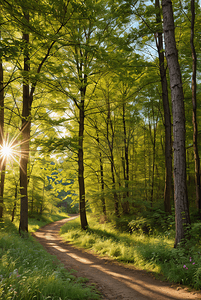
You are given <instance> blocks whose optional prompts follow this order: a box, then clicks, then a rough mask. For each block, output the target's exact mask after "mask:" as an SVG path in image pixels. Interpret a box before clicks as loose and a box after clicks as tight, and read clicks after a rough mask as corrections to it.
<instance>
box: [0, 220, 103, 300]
mask: <svg viewBox="0 0 201 300" xmlns="http://www.w3.org/2000/svg"><path fill="white" fill-rule="evenodd" d="M37 222H38V221H37ZM37 222H36V221H35V225H34V220H32V225H34V226H36V223H37ZM1 225H2V226H1V229H0V257H1V261H0V299H2V300H4V299H5V300H8V299H9V300H10V299H13V300H15V299H16V300H17V299H18V300H32V299H35V300H46V299H49V300H50V299H51V300H59V299H60V300H78V299H93V300H94V299H99V298H100V297H99V295H98V294H97V293H96V292H95V290H94V289H93V288H92V287H87V286H86V284H84V283H83V282H85V281H86V279H84V278H81V279H80V278H78V279H77V278H76V277H75V276H74V275H73V274H72V273H70V272H68V271H67V270H66V269H65V268H64V267H63V265H61V264H60V263H59V262H58V261H57V259H56V257H55V258H52V256H51V255H49V254H48V253H47V252H46V251H45V250H44V249H43V248H42V246H41V245H40V244H39V243H37V242H36V241H35V240H34V239H33V238H32V237H28V238H21V237H20V236H19V234H18V231H17V228H16V227H15V225H14V224H12V223H11V222H10V221H8V220H6V221H5V222H4V223H3V224H1Z"/></svg>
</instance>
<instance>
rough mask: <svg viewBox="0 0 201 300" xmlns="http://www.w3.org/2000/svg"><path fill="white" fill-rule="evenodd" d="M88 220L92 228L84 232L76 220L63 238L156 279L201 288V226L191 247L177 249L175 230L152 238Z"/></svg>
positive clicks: (196, 228) (195, 230)
mask: <svg viewBox="0 0 201 300" xmlns="http://www.w3.org/2000/svg"><path fill="white" fill-rule="evenodd" d="M88 219H89V224H90V227H89V228H88V229H87V230H86V231H83V230H81V229H80V222H79V219H76V220H73V221H70V222H68V223H66V224H65V225H64V226H63V227H62V228H61V231H60V234H61V235H62V237H64V239H65V240H68V241H71V242H72V243H73V244H74V245H77V246H79V247H83V248H86V249H93V251H95V252H96V253H98V254H99V255H102V256H109V257H111V258H112V259H115V260H118V261H121V262H124V263H130V264H133V265H134V266H135V267H136V268H139V269H144V270H147V271H150V272H152V273H154V274H155V276H156V277H160V278H161V276H162V278H163V279H165V280H168V281H170V282H174V283H180V284H184V285H188V286H191V287H193V288H195V289H200V288H201V247H200V244H199V243H196V242H195V241H198V240H199V237H200V229H201V224H195V225H194V226H193V229H192V235H193V236H192V238H191V239H190V240H189V243H188V245H185V244H181V245H180V247H178V248H177V249H175V248H173V245H174V232H173V230H171V231H169V232H167V231H166V232H165V233H161V232H160V234H157V233H156V231H154V234H152V235H148V234H144V233H143V232H141V231H139V232H134V233H133V234H130V233H126V232H121V231H120V230H118V229H115V228H114V224H113V223H104V224H99V222H98V221H97V220H96V219H95V218H93V217H88Z"/></svg>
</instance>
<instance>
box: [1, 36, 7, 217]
mask: <svg viewBox="0 0 201 300" xmlns="http://www.w3.org/2000/svg"><path fill="white" fill-rule="evenodd" d="M0 38H1V32H0ZM3 140H4V84H3V64H2V60H1V59H0V145H1V146H3ZM5 169H6V160H5V159H4V158H3V157H1V158H0V174H1V182H0V218H2V217H3V192H4V179H5Z"/></svg>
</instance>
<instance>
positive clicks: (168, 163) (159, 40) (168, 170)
mask: <svg viewBox="0 0 201 300" xmlns="http://www.w3.org/2000/svg"><path fill="white" fill-rule="evenodd" d="M155 7H156V22H157V23H158V24H161V14H160V3H159V0H155ZM155 38H156V46H157V50H158V57H159V69H160V77H161V86H162V99H163V110H164V125H165V189H164V207H165V212H166V213H168V214H171V188H172V184H171V183H172V130H171V115H170V107H169V100H168V85H167V77H166V69H165V65H164V63H165V62H164V52H163V35H162V32H158V33H157V34H156V36H155Z"/></svg>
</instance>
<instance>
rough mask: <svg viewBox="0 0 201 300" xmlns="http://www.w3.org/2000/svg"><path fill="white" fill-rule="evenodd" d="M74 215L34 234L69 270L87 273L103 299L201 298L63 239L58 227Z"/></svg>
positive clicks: (157, 299) (85, 274)
mask: <svg viewBox="0 0 201 300" xmlns="http://www.w3.org/2000/svg"><path fill="white" fill-rule="evenodd" d="M74 218H76V216H72V217H71V218H69V219H64V220H61V221H57V222H55V223H52V224H49V225H46V226H45V227H43V228H41V229H39V230H38V231H37V232H35V233H34V234H33V235H34V236H35V237H36V239H37V240H38V241H39V242H40V243H41V244H42V245H43V246H44V248H45V249H46V250H47V251H48V252H49V253H50V254H52V255H56V256H57V258H58V259H59V260H60V261H61V262H62V263H63V264H64V266H65V267H66V268H67V269H68V270H71V269H73V270H76V271H77V273H76V276H81V277H87V278H88V279H89V283H95V284H96V286H97V288H98V289H99V291H100V292H101V293H102V295H103V299H104V300H151V299H154V300H176V299H177V300H178V299H180V300H187V299H191V300H193V299H200V300H201V294H200V293H193V292H191V293H189V292H187V291H185V290H184V289H179V288H177V287H171V285H170V284H167V283H164V282H161V281H159V280H155V279H154V278H153V277H152V276H151V275H150V274H148V273H146V272H145V271H140V270H135V269H134V268H133V269H131V268H128V267H125V266H124V265H122V264H118V263H115V262H112V261H111V260H109V259H104V258H100V257H98V256H96V255H94V254H91V253H89V252H86V251H84V250H79V249H76V248H75V247H73V246H72V245H70V244H69V243H68V242H64V241H63V240H62V238H61V237H60V236H59V229H60V227H61V226H62V225H63V224H65V223H66V222H68V221H70V220H72V219H74Z"/></svg>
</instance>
